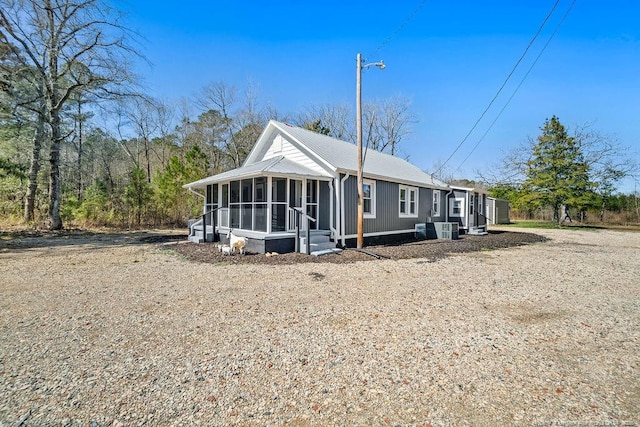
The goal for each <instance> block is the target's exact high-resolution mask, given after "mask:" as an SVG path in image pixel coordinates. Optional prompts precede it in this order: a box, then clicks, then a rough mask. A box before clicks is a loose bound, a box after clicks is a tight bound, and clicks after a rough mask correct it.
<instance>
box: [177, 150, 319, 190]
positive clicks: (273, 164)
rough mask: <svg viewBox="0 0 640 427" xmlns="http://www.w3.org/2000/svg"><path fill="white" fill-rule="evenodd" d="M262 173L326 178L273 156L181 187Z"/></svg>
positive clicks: (202, 186) (283, 158)
mask: <svg viewBox="0 0 640 427" xmlns="http://www.w3.org/2000/svg"><path fill="white" fill-rule="evenodd" d="M263 174H269V175H287V176H289V175H295V176H301V177H313V178H326V177H327V176H326V175H325V176H323V175H321V174H319V173H318V172H316V171H314V170H311V169H309V168H307V167H305V166H302V165H300V164H298V163H295V162H292V161H291V160H289V159H286V158H285V157H283V156H277V157H273V158H270V159H267V160H263V161H261V162H257V163H252V164H250V165H247V166H243V167H240V168H237V169H232V170H230V171H227V172H222V173H219V174H217V175H213V176H210V177H207V178H204V179H201V180H198V181H195V182H191V183H189V184H185V185H183V188H204V187H206V186H207V185H208V184H213V183H216V182H220V181H228V180H231V179H239V178H248V177H252V176H259V175H263Z"/></svg>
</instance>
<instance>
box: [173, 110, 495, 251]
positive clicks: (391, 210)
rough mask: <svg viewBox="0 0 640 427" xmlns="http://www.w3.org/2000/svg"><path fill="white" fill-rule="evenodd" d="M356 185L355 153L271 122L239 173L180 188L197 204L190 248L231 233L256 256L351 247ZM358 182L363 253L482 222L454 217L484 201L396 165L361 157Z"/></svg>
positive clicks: (393, 160) (378, 156)
mask: <svg viewBox="0 0 640 427" xmlns="http://www.w3.org/2000/svg"><path fill="white" fill-rule="evenodd" d="M356 175H357V147H356V146H355V145H354V144H351V143H348V142H346V141H341V140H338V139H336V138H332V137H329V136H326V135H322V134H319V133H316V132H312V131H309V130H306V129H302V128H299V127H295V126H291V125H288V124H285V123H280V122H277V121H273V120H272V121H270V122H269V123H268V124H267V126H266V128H265V129H264V131H263V132H262V134H261V135H260V137H259V138H258V141H257V142H256V144H255V145H254V147H253V149H252V150H251V152H250V153H249V155H248V157H247V159H246V160H245V162H244V164H243V165H242V166H241V167H239V168H237V169H233V170H230V171H227V172H223V173H220V174H217V175H213V176H210V177H207V178H204V179H201V180H199V181H195V182H191V183H189V184H186V185H184V188H186V189H188V190H189V191H191V192H193V193H195V194H197V195H199V196H201V197H202V198H203V203H204V214H203V217H202V219H201V220H200V221H198V222H195V223H192V224H190V232H189V236H190V237H189V238H190V240H194V241H202V240H206V241H213V240H217V239H218V238H220V239H221V240H223V241H224V240H225V238H226V235H227V232H228V231H229V230H233V233H234V234H235V235H238V236H243V237H246V238H247V239H248V246H247V249H248V250H250V251H254V252H258V253H264V252H281V253H283V252H291V251H294V250H296V249H297V250H300V251H301V252H304V251H305V249H307V252H308V247H307V240H306V239H307V237H306V236H309V245H310V246H309V247H310V248H312V249H314V250H316V249H323V248H325V249H326V248H330V247H333V248H335V247H336V246H343V247H344V246H354V243H355V239H356V227H357V224H356V219H357V218H356V217H357V197H358V192H357V178H356ZM363 177H364V238H365V244H371V243H373V242H376V241H383V240H386V239H392V238H393V239H398V238H405V237H412V236H414V233H415V230H416V225H418V224H425V223H432V222H445V221H448V220H449V219H452V220H455V221H460V223H461V225H462V226H465V227H468V226H469V225H471V226H473V225H479V224H480V222H481V219H480V217H479V216H478V215H471V216H469V217H468V218H467V219H464V220H463V219H462V217H461V213H462V212H466V206H474V208H473V209H478V206H479V205H478V204H479V203H484V201H483V200H484V195H483V198H482V199H478V198H477V197H478V196H475V195H476V194H479V193H478V192H475V193H468V192H467V193H463V192H464V191H468V189H455V188H452V187H450V186H449V185H448V184H446V183H445V182H443V181H440V180H438V179H435V178H434V177H432V176H431V175H430V174H427V173H425V172H424V171H422V170H420V169H419V168H418V167H416V166H414V165H412V164H410V163H409V162H407V161H405V160H403V159H401V158H399V157H395V156H391V155H388V154H385V153H380V152H378V151H375V150H367V151H366V152H365V155H364V166H363ZM458 192H460V193H458ZM458 194H460V196H458ZM472 194H473V195H472ZM474 197H476V198H475V199H474ZM460 200H462V201H461V202H460V203H459V201H460ZM471 218H473V219H471ZM307 231H308V233H307ZM300 233H301V234H300ZM300 235H302V237H299V236H300Z"/></svg>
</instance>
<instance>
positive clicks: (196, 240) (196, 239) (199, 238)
mask: <svg viewBox="0 0 640 427" xmlns="http://www.w3.org/2000/svg"><path fill="white" fill-rule="evenodd" d="M189 241H190V242H193V243H202V242H204V239H203V238H202V235H200V236H197V235H196V236H189Z"/></svg>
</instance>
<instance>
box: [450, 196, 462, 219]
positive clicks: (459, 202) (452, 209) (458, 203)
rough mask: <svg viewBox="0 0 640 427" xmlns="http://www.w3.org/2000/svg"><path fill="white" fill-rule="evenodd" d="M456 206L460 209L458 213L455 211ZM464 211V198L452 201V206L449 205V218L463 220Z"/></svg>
mask: <svg viewBox="0 0 640 427" xmlns="http://www.w3.org/2000/svg"><path fill="white" fill-rule="evenodd" d="M456 205H458V207H459V210H458V212H456V211H455V210H456ZM464 209H465V207H464V199H463V198H462V197H456V198H454V199H451V204H450V205H449V216H453V217H456V218H462V217H463V216H464Z"/></svg>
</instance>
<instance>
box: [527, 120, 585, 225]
mask: <svg viewBox="0 0 640 427" xmlns="http://www.w3.org/2000/svg"><path fill="white" fill-rule="evenodd" d="M541 130H542V134H541V135H540V136H538V140H537V143H536V144H535V145H534V147H533V153H532V158H531V160H529V161H528V162H527V178H526V180H525V182H524V185H523V188H524V190H525V193H526V198H527V199H528V200H527V202H528V203H530V204H531V205H533V206H534V207H545V206H551V207H552V208H553V218H554V220H555V221H556V222H558V223H560V222H561V220H562V216H561V213H560V211H561V209H562V207H563V206H564V207H567V208H568V207H575V208H578V209H581V208H583V207H584V204H585V202H586V200H587V197H588V195H589V193H590V189H591V184H590V182H589V168H588V165H587V162H586V161H585V159H584V156H583V153H582V152H581V149H580V144H579V143H578V142H577V141H576V140H575V138H573V137H570V136H569V135H568V134H567V131H566V129H565V127H564V126H563V125H562V124H561V123H560V120H558V118H557V117H556V116H553V117H551V119H547V120H546V121H545V124H544V126H543V127H542V128H541Z"/></svg>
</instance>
